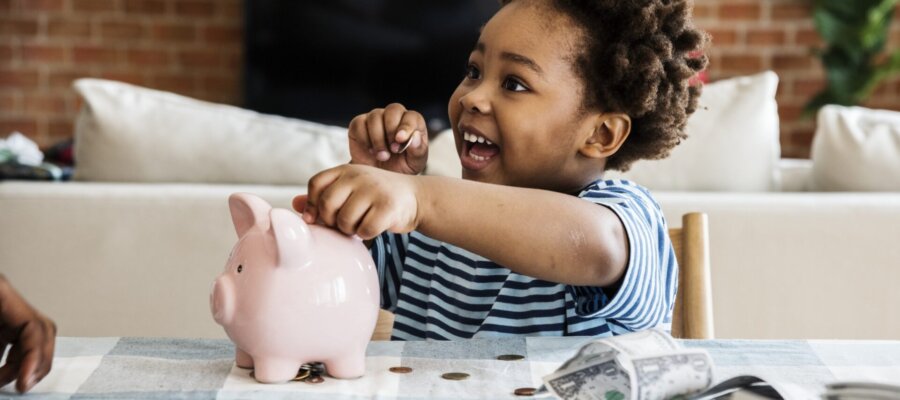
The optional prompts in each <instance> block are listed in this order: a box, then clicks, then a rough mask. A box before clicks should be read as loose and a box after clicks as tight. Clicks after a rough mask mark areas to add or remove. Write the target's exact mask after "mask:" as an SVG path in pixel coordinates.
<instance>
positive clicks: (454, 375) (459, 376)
mask: <svg viewBox="0 0 900 400" xmlns="http://www.w3.org/2000/svg"><path fill="white" fill-rule="evenodd" d="M468 377H469V374H467V373H465V372H448V373H446V374H443V375H441V378H444V379H446V380H448V381H461V380H463V379H466V378H468Z"/></svg>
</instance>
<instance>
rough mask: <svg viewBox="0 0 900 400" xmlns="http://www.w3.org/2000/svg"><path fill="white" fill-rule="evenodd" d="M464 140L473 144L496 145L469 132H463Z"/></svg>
mask: <svg viewBox="0 0 900 400" xmlns="http://www.w3.org/2000/svg"><path fill="white" fill-rule="evenodd" d="M463 140H465V141H467V142H471V143H487V144H491V145H492V144H494V142H491V141H490V140H488V139H486V138H485V137H483V136H478V135H476V134H474V133H469V132H463Z"/></svg>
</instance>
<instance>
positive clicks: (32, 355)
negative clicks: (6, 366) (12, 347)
mask: <svg viewBox="0 0 900 400" xmlns="http://www.w3.org/2000/svg"><path fill="white" fill-rule="evenodd" d="M42 358H43V351H42V350H41V348H40V347H37V348H33V349H30V350H26V353H25V358H24V359H23V360H22V364H21V366H20V368H19V376H18V377H17V378H16V391H18V392H19V393H25V392H27V391H29V390H31V388H32V387H33V386H34V384H35V383H37V382H36V381H35V378H36V377H37V375H38V374H37V372H38V367H39V366H40V364H41V359H42ZM42 378H43V376H42Z"/></svg>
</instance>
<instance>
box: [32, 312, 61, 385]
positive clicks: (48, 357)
mask: <svg viewBox="0 0 900 400" xmlns="http://www.w3.org/2000/svg"><path fill="white" fill-rule="evenodd" d="M46 321H47V322H46V323H45V324H44V328H45V329H44V334H45V339H44V349H43V357H42V358H41V365H40V366H39V367H38V370H37V375H36V376H35V377H34V379H33V380H32V384H35V385H37V384H38V383H39V382H40V381H41V380H43V379H44V377H46V376H47V374H49V373H50V371H51V370H52V369H53V354H54V353H55V352H56V324H55V323H53V321H51V320H49V319H47V320H46Z"/></svg>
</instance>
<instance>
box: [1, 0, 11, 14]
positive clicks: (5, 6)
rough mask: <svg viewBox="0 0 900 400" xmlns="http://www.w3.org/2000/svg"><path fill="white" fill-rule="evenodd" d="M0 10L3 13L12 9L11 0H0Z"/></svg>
mask: <svg viewBox="0 0 900 400" xmlns="http://www.w3.org/2000/svg"><path fill="white" fill-rule="evenodd" d="M0 11H3V13H4V14H5V13H8V12H10V11H12V0H0Z"/></svg>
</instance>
